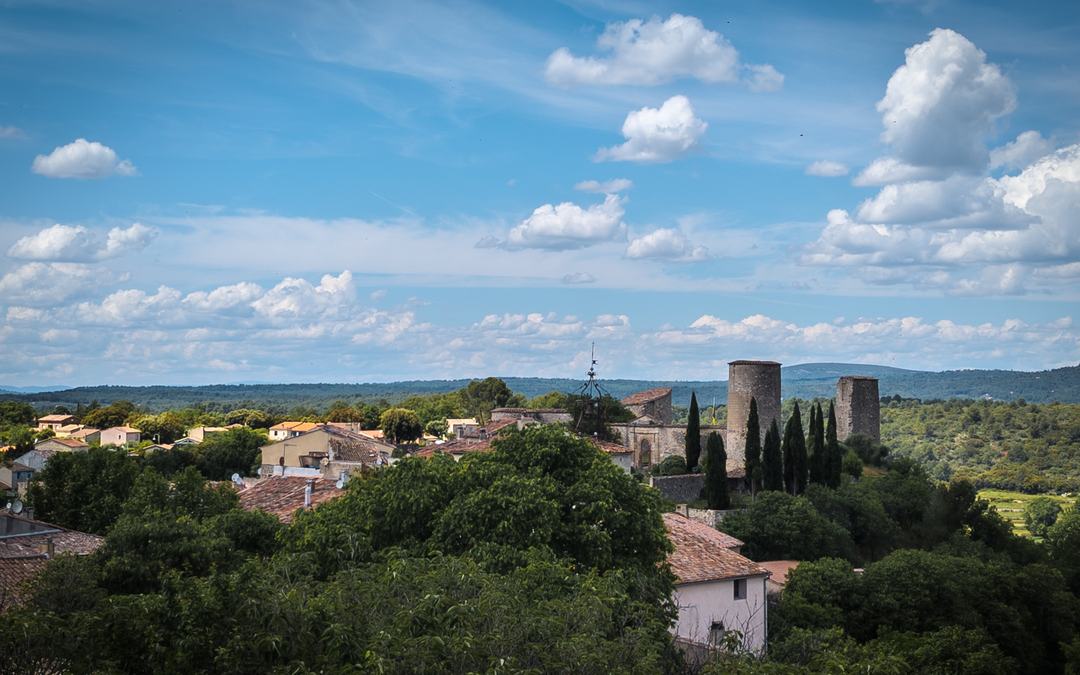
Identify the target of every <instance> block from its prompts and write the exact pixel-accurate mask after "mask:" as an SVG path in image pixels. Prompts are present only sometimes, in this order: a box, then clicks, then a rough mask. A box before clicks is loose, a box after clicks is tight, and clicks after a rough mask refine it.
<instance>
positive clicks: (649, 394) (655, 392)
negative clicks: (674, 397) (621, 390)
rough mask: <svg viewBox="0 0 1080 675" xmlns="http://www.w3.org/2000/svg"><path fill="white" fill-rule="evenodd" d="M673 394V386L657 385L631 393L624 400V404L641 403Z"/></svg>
mask: <svg viewBox="0 0 1080 675" xmlns="http://www.w3.org/2000/svg"><path fill="white" fill-rule="evenodd" d="M670 395H671V387H656V388H655V389H646V390H645V391H639V392H636V393H633V394H630V395H629V396H627V397H626V398H624V399H623V400H622V403H623V405H641V404H643V403H648V402H649V401H655V400H656V399H658V398H663V397H665V396H670Z"/></svg>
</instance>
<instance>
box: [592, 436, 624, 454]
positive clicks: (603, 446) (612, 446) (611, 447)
mask: <svg viewBox="0 0 1080 675" xmlns="http://www.w3.org/2000/svg"><path fill="white" fill-rule="evenodd" d="M589 440H590V441H592V444H593V445H595V446H596V447H598V448H600V450H602V451H603V452H606V453H608V454H610V455H622V454H626V453H629V452H630V448H625V447H623V446H621V445H619V444H618V443H612V442H611V441H601V440H599V439H596V438H590V439H589Z"/></svg>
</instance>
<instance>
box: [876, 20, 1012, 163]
mask: <svg viewBox="0 0 1080 675" xmlns="http://www.w3.org/2000/svg"><path fill="white" fill-rule="evenodd" d="M905 55H906V59H905V62H904V65H902V66H900V67H899V68H897V70H896V72H894V73H893V75H892V77H891V78H889V83H888V85H887V86H886V90H885V97H884V98H882V99H881V101H879V102H878V104H877V109H878V111H879V112H880V113H881V121H882V124H883V126H884V127H885V131H884V132H883V133H882V135H881V138H882V140H883V141H884V142H885V143H887V144H888V145H889V146H890V147H891V148H892V152H893V155H894V156H895V157H896V158H897V159H898V160H899V161H900V162H902V163H904V164H910V165H912V166H930V167H943V166H944V167H958V168H962V167H974V168H982V167H983V166H985V164H986V160H987V150H986V145H985V142H986V138H987V137H988V136H989V134H990V133H991V132H992V131H993V125H994V121H995V120H996V119H998V118H999V117H1001V116H1002V115H1005V114H1007V113H1009V112H1011V111H1012V110H1013V109H1014V108H1015V107H1016V97H1015V94H1014V91H1013V86H1012V83H1011V82H1010V81H1009V79H1008V78H1007V77H1006V76H1005V75H1004V74H1003V73H1002V72H1001V70H1000V69H999V68H998V67H997V66H996V65H994V64H990V63H987V61H986V54H985V53H984V52H983V51H982V50H980V49H979V48H978V47H976V46H975V45H974V44H973V43H972V42H971V41H970V40H968V39H967V38H966V37H964V36H963V35H961V34H959V33H957V32H955V31H952V30H948V29H943V28H937V29H935V30H934V31H933V32H931V33H930V39H928V40H927V41H926V42H922V43H919V44H917V45H914V46H913V47H910V48H909V49H907V51H906V52H905Z"/></svg>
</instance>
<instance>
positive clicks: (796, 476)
mask: <svg viewBox="0 0 1080 675" xmlns="http://www.w3.org/2000/svg"><path fill="white" fill-rule="evenodd" d="M783 455H784V486H785V488H786V489H787V491H788V492H790V493H791V494H793V495H801V494H802V493H803V492H805V491H806V471H807V467H806V438H805V437H804V436H803V428H802V415H801V414H800V413H799V402H798V401H795V412H793V413H791V419H789V420H788V423H787V425H786V426H785V427H784V444H783Z"/></svg>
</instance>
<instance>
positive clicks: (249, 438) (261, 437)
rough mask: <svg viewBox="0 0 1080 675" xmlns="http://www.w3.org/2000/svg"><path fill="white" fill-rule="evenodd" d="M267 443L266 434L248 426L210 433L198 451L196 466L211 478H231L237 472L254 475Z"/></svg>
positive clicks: (196, 451)
mask: <svg viewBox="0 0 1080 675" xmlns="http://www.w3.org/2000/svg"><path fill="white" fill-rule="evenodd" d="M267 442H268V440H267V437H266V435H265V434H264V433H262V432H260V431H255V430H254V429H248V428H246V427H236V428H234V429H229V430H228V431H222V432H219V433H215V434H209V435H207V436H206V438H205V439H204V440H203V442H202V443H199V445H198V447H197V448H196V450H195V465H196V466H197V467H199V471H200V472H202V475H203V476H205V477H206V478H208V479H210V480H228V479H229V477H231V476H232V475H233V474H234V473H239V474H240V475H241V476H250V475H252V474H253V473H254V470H255V468H256V467H258V465H259V459H260V453H259V448H261V447H262V446H264V445H266V444H267Z"/></svg>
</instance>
